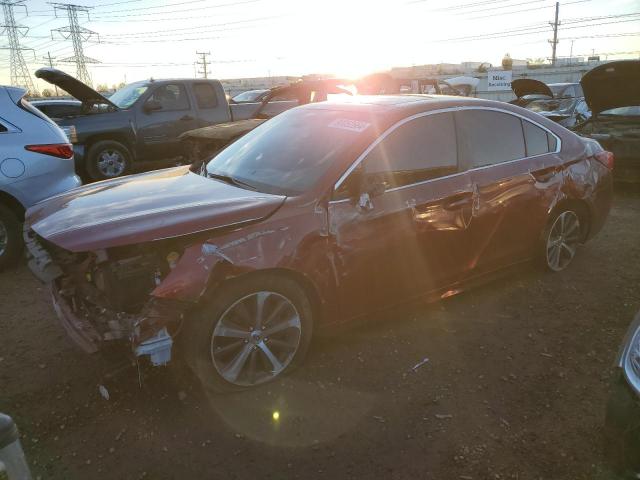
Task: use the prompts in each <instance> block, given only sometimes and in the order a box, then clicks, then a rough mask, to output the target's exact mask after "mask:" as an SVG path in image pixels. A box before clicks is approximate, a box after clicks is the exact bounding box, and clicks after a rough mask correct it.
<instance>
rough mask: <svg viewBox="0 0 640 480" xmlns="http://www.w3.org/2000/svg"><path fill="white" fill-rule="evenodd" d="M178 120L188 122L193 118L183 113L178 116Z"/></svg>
mask: <svg viewBox="0 0 640 480" xmlns="http://www.w3.org/2000/svg"><path fill="white" fill-rule="evenodd" d="M180 120H182V121H183V122H188V121H189V120H193V117H192V116H191V115H185V116H184V117H180Z"/></svg>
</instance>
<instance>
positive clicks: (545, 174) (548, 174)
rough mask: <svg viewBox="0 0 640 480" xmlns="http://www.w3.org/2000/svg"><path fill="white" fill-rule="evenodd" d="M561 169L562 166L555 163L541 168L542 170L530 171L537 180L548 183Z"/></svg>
mask: <svg viewBox="0 0 640 480" xmlns="http://www.w3.org/2000/svg"><path fill="white" fill-rule="evenodd" d="M559 171H560V168H559V167H557V166H555V165H554V166H553V167H547V168H541V169H540V170H535V171H533V172H529V174H530V175H531V176H532V177H533V179H534V180H535V181H536V182H541V183H547V182H548V181H550V180H551V179H553V177H555V175H556V173H558V172H559Z"/></svg>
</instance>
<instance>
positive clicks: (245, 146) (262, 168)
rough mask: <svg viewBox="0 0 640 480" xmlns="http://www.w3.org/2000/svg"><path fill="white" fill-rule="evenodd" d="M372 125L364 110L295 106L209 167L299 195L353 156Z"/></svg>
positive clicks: (249, 182) (271, 190)
mask: <svg viewBox="0 0 640 480" xmlns="http://www.w3.org/2000/svg"><path fill="white" fill-rule="evenodd" d="M370 129H371V124H370V117H369V116H365V115H363V114H362V113H354V112H345V111H339V110H338V111H336V110H320V109H293V110H289V111H287V112H285V113H282V114H280V115H278V116H277V117H275V118H273V119H271V120H269V121H268V122H265V123H263V124H262V125H260V126H259V127H258V128H256V129H255V130H253V131H251V132H250V133H248V134H247V135H245V136H244V137H242V138H241V139H240V140H238V141H237V142H235V143H233V144H231V145H230V146H229V147H227V148H226V149H224V150H223V151H222V152H220V153H219V154H218V155H217V156H216V157H214V158H213V159H212V160H211V161H209V163H208V164H207V168H206V171H207V173H208V174H209V175H217V176H221V175H224V176H227V177H232V178H233V179H234V180H236V181H238V182H241V183H245V184H247V185H250V186H252V187H253V188H255V189H257V190H259V191H263V192H267V193H277V194H284V195H299V194H301V193H303V192H306V191H308V190H309V189H310V188H311V187H313V185H314V184H315V183H316V182H317V181H318V179H319V178H320V177H321V176H322V175H324V174H325V173H326V172H327V170H328V169H329V168H330V167H331V165H333V164H334V162H336V161H337V160H338V159H339V158H341V157H342V158H344V156H348V155H349V154H350V152H351V150H352V148H355V147H356V145H359V144H360V140H361V139H362V138H363V136H364V134H365V132H367V131H368V130H370Z"/></svg>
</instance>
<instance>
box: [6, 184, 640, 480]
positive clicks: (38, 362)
mask: <svg viewBox="0 0 640 480" xmlns="http://www.w3.org/2000/svg"><path fill="white" fill-rule="evenodd" d="M638 218H640V195H637V194H631V193H625V194H618V195H617V196H616V199H615V204H614V208H613V210H612V212H611V216H610V218H609V221H608V223H607V225H606V226H605V229H604V230H603V231H602V232H601V233H600V234H599V235H598V237H597V238H596V239H594V240H593V241H592V242H590V243H589V244H588V245H586V246H585V247H584V248H583V249H582V250H581V251H580V252H579V254H578V257H577V258H576V261H575V263H574V264H573V265H572V266H571V268H570V269H569V270H568V271H566V272H563V273H561V274H546V273H541V272H540V271H539V270H537V269H536V268H534V267H533V266H526V267H521V268H519V269H518V271H516V272H511V273H509V275H507V276H505V277H504V278H503V279H501V280H498V281H495V282H493V283H491V284H488V285H486V286H484V287H481V288H478V289H476V290H473V291H469V292H466V293H463V294H461V295H458V296H456V297H453V298H450V299H447V300H446V301H443V302H441V303H437V304H430V305H427V304H417V305H411V306H407V307H406V308H404V309H402V310H400V311H393V312H388V313H385V314H383V315H380V318H375V319H371V321H370V322H367V323H366V324H365V325H360V326H358V327H357V328H350V329H345V330H343V331H340V332H337V333H336V334H335V335H332V336H329V337H326V338H321V339H318V340H316V341H315V342H314V344H313V346H312V349H311V352H310V354H309V357H308V360H307V361H306V363H305V365H304V366H303V367H302V368H300V369H298V370H297V371H296V372H294V373H293V374H292V375H290V376H288V377H286V378H285V379H284V380H282V381H281V382H278V383H275V384H271V385H268V386H266V387H263V388H261V389H258V390H257V391H255V392H249V393H242V394H235V395H230V396H216V395H213V394H211V393H209V392H206V391H203V390H202V389H201V388H200V387H198V385H197V383H196V382H195V380H194V378H193V377H192V376H191V375H190V374H189V373H188V372H187V371H186V370H185V369H184V368H182V367H180V366H178V365H173V366H171V367H169V368H160V369H151V368H143V369H142V371H141V372H140V374H139V373H138V371H137V369H136V368H135V367H132V366H128V365H120V366H119V365H114V363H113V362H112V361H111V362H109V361H108V360H106V359H104V358H101V357H98V356H85V355H84V354H82V353H80V352H78V351H77V350H76V349H75V347H74V346H73V345H72V344H71V343H70V342H69V341H68V340H67V339H66V337H65V335H64V333H63V331H62V329H61V327H59V326H58V325H57V324H56V323H55V321H54V313H53V310H52V308H51V305H50V301H49V299H48V296H47V293H46V291H45V289H43V288H42V286H41V285H40V284H39V283H38V282H37V281H36V280H35V279H34V278H32V276H31V274H30V273H29V272H28V271H27V269H26V268H24V267H19V268H16V269H15V270H13V271H9V272H5V273H3V274H2V275H0V292H2V303H1V305H2V308H1V309H0V332H1V333H0V338H1V339H2V340H1V342H0V345H1V350H0V411H3V412H6V413H9V414H11V415H13V416H14V418H15V419H16V421H17V422H18V424H19V426H20V428H21V432H22V435H23V444H24V447H25V450H26V452H27V455H28V457H29V460H30V463H31V465H32V469H33V472H34V475H35V476H36V477H38V476H40V477H41V478H43V479H87V478H91V479H110V480H111V479H120V478H122V479H129V478H131V479H137V478H149V479H161V478H162V479H164V478H176V479H178V478H179V479H183V478H221V479H236V478H242V479H244V478H247V479H254V478H264V479H281V478H301V479H315V478H324V479H334V478H385V479H418V478H420V479H463V480H464V479H467V480H468V479H473V480H476V479H518V480H526V479H532V480H534V479H535V480H538V479H554V480H557V479H571V480H577V479H592V478H609V476H608V475H607V474H606V473H604V467H603V465H602V456H601V450H602V424H603V421H604V409H605V402H606V396H607V389H608V383H609V379H610V378H611V373H612V368H611V364H612V362H613V359H614V357H615V353H616V350H617V347H618V344H619V342H620V341H621V338H622V336H623V333H624V331H625V329H626V327H627V326H628V324H629V323H630V322H631V320H632V317H633V315H634V313H635V312H636V311H637V310H638V309H639V308H640V291H639V290H638V283H639V281H640V270H639V269H638V268H637V266H638V263H639V261H640V222H638ZM425 358H428V361H427V362H424V363H423V364H422V366H419V367H418V368H416V369H415V370H413V369H412V367H414V366H415V365H416V364H418V363H419V362H421V361H422V360H423V359H425ZM99 385H104V386H105V387H106V389H107V390H108V392H109V399H108V400H107V399H105V398H103V397H102V396H101V395H100V393H99V388H98V386H99ZM276 411H277V412H279V419H278V420H274V418H273V417H274V416H273V413H274V412H276Z"/></svg>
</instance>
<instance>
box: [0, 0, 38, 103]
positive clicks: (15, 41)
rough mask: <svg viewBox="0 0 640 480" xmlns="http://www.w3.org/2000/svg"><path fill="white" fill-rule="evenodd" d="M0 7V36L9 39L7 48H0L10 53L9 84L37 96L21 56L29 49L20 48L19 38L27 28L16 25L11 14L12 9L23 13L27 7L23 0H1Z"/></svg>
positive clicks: (25, 32) (24, 33)
mask: <svg viewBox="0 0 640 480" xmlns="http://www.w3.org/2000/svg"><path fill="white" fill-rule="evenodd" d="M0 5H2V13H3V14H4V24H3V25H0V35H6V36H7V38H8V39H9V46H8V47H0V50H9V52H10V60H9V83H10V84H11V85H13V86H15V87H22V88H24V89H26V90H27V91H28V92H29V93H30V94H31V95H37V94H38V92H37V91H36V89H35V87H34V84H33V80H32V79H31V75H30V74H29V69H28V68H27V62H25V61H24V57H23V56H22V51H23V50H31V49H30V48H22V47H21V46H20V37H24V36H25V35H26V34H27V32H28V31H29V28H28V27H25V26H23V25H18V24H17V23H16V18H15V16H14V14H13V7H23V8H24V9H25V11H26V10H27V7H26V6H25V5H24V0H2V1H0ZM27 14H28V12H27Z"/></svg>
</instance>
